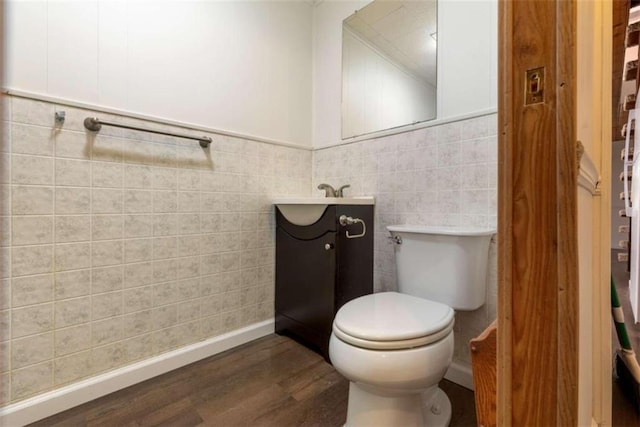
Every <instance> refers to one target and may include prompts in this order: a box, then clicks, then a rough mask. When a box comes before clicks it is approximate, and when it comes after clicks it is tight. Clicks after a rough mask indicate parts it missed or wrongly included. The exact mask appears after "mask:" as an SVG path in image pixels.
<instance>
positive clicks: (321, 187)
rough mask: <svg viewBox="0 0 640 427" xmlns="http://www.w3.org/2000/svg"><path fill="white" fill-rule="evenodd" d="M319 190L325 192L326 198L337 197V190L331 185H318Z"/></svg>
mask: <svg viewBox="0 0 640 427" xmlns="http://www.w3.org/2000/svg"><path fill="white" fill-rule="evenodd" d="M318 190H324V197H336V190H334V189H333V187H332V186H330V185H329V184H320V185H318Z"/></svg>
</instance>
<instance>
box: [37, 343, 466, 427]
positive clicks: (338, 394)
mask: <svg viewBox="0 0 640 427" xmlns="http://www.w3.org/2000/svg"><path fill="white" fill-rule="evenodd" d="M441 387H442V388H443V390H444V391H445V392H446V393H447V394H448V395H449V397H450V399H451V402H452V406H453V408H454V409H453V414H452V420H451V426H475V425H476V418H475V406H474V401H473V393H472V392H471V391H469V390H467V389H465V388H463V387H460V386H457V385H456V384H453V383H450V382H448V381H446V380H445V381H443V382H442V384H441ZM347 394H348V382H347V381H346V380H345V379H344V378H343V377H342V376H341V375H340V374H338V373H337V372H336V371H335V370H334V369H333V367H332V366H331V365H330V364H328V363H326V362H325V361H324V359H322V357H320V356H319V355H318V354H316V353H314V352H312V351H310V350H308V349H307V348H306V347H303V346H301V345H300V344H298V343H296V342H295V341H292V340H291V339H289V338H286V337H281V336H278V335H272V336H269V337H265V338H262V339H259V340H257V341H254V342H252V343H249V344H245V345H243V346H241V347H238V348H235V349H232V350H229V351H227V352H225V353H222V354H219V355H216V356H213V357H210V358H208V359H205V360H202V361H199V362H196V363H193V364H191V365H188V366H185V367H183V368H180V369H177V370H175V371H172V372H169V373H167V374H164V375H161V376H159V377H156V378H153V379H151V380H148V381H145V382H143V383H140V384H137V385H134V386H131V387H129V388H126V389H124V390H120V391H118V392H115V393H112V394H110V395H107V396H104V397H102V398H100V399H96V400H94V401H92V402H88V403H86V404H84V405H81V406H78V407H76V408H73V409H70V410H68V411H65V412H62V413H60V414H57V415H54V416H52V417H49V418H47V419H44V420H42V421H39V422H37V423H35V424H32V426H47V427H51V426H65V427H67V426H160V425H163V426H277V427H287V426H342V425H343V423H344V420H345V418H346V413H347V412H346V411H347Z"/></svg>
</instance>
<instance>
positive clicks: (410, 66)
mask: <svg viewBox="0 0 640 427" xmlns="http://www.w3.org/2000/svg"><path fill="white" fill-rule="evenodd" d="M437 15H438V14H437V2H436V0H404V1H398V0H375V1H374V2H372V3H369V4H368V5H367V6H366V7H364V8H362V9H360V10H358V11H357V12H356V13H354V14H353V15H351V16H350V17H348V18H347V19H345V20H344V21H343V23H342V139H347V138H352V137H355V136H359V135H365V134H368V133H373V132H378V131H381V130H386V129H391V128H395V127H399V126H405V125H410V124H415V123H420V122H423V121H426V120H433V119H435V118H436V74H437V73H436V57H437V55H436V52H437V45H438V42H437V40H438V28H437V22H438V16H437Z"/></svg>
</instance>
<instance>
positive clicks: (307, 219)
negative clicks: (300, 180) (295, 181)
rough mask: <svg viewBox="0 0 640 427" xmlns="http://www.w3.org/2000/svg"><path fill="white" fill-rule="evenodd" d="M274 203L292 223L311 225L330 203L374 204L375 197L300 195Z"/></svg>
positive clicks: (277, 200)
mask: <svg viewBox="0 0 640 427" xmlns="http://www.w3.org/2000/svg"><path fill="white" fill-rule="evenodd" d="M273 204H274V205H276V206H277V207H278V209H280V213H282V215H284V217H285V218H286V219H287V221H289V222H290V223H292V224H295V225H311V224H313V223H315V222H316V221H318V220H319V219H320V217H321V216H322V214H323V213H324V211H325V209H327V206H329V205H373V204H375V199H374V198H373V197H298V198H292V199H276V200H274V201H273Z"/></svg>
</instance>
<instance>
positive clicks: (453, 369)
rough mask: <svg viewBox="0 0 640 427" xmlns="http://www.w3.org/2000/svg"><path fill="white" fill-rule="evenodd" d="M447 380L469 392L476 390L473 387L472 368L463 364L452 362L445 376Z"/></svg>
mask: <svg viewBox="0 0 640 427" xmlns="http://www.w3.org/2000/svg"><path fill="white" fill-rule="evenodd" d="M444 377H445V379H447V380H449V381H451V382H452V383H456V384H458V385H460V386H462V387H464V388H468V389H469V390H474V387H473V373H472V372H471V366H470V365H468V364H466V363H463V362H456V361H453V362H451V365H450V366H449V369H448V370H447V373H446V374H444Z"/></svg>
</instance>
